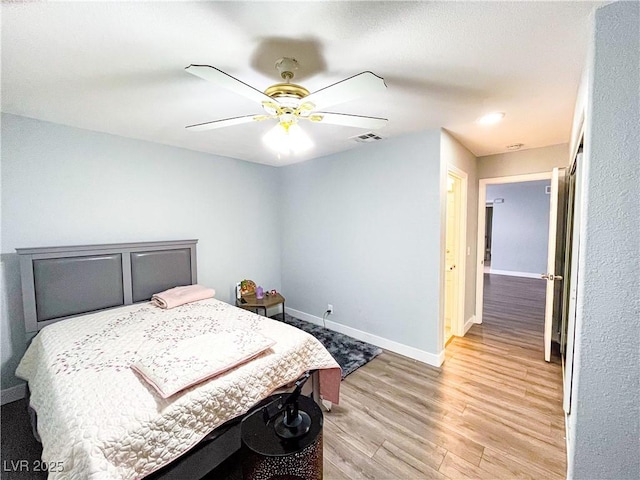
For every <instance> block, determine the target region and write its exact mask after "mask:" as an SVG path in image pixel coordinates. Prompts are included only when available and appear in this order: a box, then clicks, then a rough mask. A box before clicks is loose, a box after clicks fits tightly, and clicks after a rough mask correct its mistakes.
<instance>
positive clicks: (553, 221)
mask: <svg viewBox="0 0 640 480" xmlns="http://www.w3.org/2000/svg"><path fill="white" fill-rule="evenodd" d="M564 174H565V169H564V168H554V169H553V174H552V176H551V199H550V202H549V204H550V206H549V247H548V251H547V272H546V273H543V274H542V278H544V279H546V280H547V289H546V298H545V309H544V359H545V360H546V361H547V362H550V361H551V339H552V333H553V327H554V324H557V320H558V318H557V316H558V315H560V314H561V312H560V309H559V308H558V306H559V302H560V300H561V295H562V285H561V283H560V282H562V275H561V274H562V273H564V272H563V267H562V266H563V261H562V259H563V258H564V250H563V248H564V214H565V209H566V195H564V188H565V178H564ZM559 258H560V259H561V261H560V262H559V261H558V259H559ZM554 316H555V317H556V321H555V322H554Z"/></svg>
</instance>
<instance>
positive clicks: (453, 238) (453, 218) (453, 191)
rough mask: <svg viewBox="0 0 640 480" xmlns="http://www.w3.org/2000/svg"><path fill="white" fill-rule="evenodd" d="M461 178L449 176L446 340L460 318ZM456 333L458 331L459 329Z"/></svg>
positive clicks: (446, 246)
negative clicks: (459, 243)
mask: <svg viewBox="0 0 640 480" xmlns="http://www.w3.org/2000/svg"><path fill="white" fill-rule="evenodd" d="M461 183H462V182H461V181H460V179H459V178H457V177H455V176H453V175H451V174H449V175H448V176H447V210H446V212H447V219H446V226H445V257H444V262H445V294H444V299H445V302H444V320H445V323H444V341H445V344H446V343H447V341H448V340H449V338H451V336H452V334H453V333H454V330H456V329H454V325H455V326H457V320H458V293H459V292H458V271H459V269H458V268H457V263H458V248H459V246H458V228H459V222H460V218H459V201H458V197H459V194H460V184H461ZM455 333H458V332H457V331H456V332H455Z"/></svg>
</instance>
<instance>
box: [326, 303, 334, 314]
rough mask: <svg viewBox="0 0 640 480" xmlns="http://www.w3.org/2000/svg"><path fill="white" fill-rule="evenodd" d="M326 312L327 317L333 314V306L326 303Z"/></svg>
mask: <svg viewBox="0 0 640 480" xmlns="http://www.w3.org/2000/svg"><path fill="white" fill-rule="evenodd" d="M327 312H329V315H331V314H332V313H333V305H331V304H330V303H327Z"/></svg>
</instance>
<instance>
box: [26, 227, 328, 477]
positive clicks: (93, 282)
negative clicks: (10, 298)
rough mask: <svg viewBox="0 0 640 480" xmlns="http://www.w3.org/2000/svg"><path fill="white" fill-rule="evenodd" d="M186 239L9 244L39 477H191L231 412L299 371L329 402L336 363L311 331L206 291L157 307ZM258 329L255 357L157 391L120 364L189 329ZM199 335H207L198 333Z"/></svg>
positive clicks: (186, 273) (225, 441)
mask: <svg viewBox="0 0 640 480" xmlns="http://www.w3.org/2000/svg"><path fill="white" fill-rule="evenodd" d="M196 243H197V241H195V240H187V241H178V242H145V243H130V244H116V245H94V246H77V247H54V248H38V249H18V254H19V256H20V265H21V276H22V290H23V304H24V312H25V326H26V328H27V331H32V332H38V334H37V335H36V337H35V338H34V339H33V341H32V342H31V345H30V346H29V348H28V349H27V352H26V354H25V356H24V358H23V359H22V361H21V363H20V365H19V367H18V370H17V372H16V373H17V375H18V376H20V377H22V378H24V379H25V380H27V382H28V387H29V391H30V400H29V403H30V406H31V408H33V410H35V412H36V413H37V432H38V434H39V436H40V437H41V439H42V444H43V452H42V460H43V462H45V463H46V464H48V465H50V466H51V467H52V468H50V474H49V478H51V479H57V478H65V479H67V478H69V479H74V478H91V479H111V478H114V479H115V478H118V479H120V478H122V479H129V478H143V477H149V478H181V479H188V478H201V477H202V476H204V474H206V473H208V472H209V471H210V470H211V469H213V468H214V467H215V466H217V465H218V464H219V463H220V462H221V461H222V460H223V459H224V458H226V457H227V456H228V455H230V454H232V453H234V452H235V451H236V450H237V449H238V448H239V446H240V443H239V426H238V424H239V419H240V418H242V416H243V415H244V414H246V413H247V412H249V411H251V410H252V409H253V408H256V406H257V405H260V402H261V401H262V400H263V399H264V398H265V397H267V396H268V395H269V394H271V393H273V392H274V391H275V390H278V389H280V388H282V387H286V385H289V384H291V383H292V382H294V381H295V380H296V379H297V378H298V377H299V376H300V375H302V374H303V373H304V372H305V371H309V370H313V371H316V374H314V377H313V390H314V396H315V398H316V399H317V400H320V399H324V400H329V401H331V402H334V403H337V401H338V393H339V384H340V367H339V366H338V364H337V363H336V362H335V360H333V358H332V357H331V355H330V354H329V353H328V352H327V351H326V349H324V347H323V346H322V345H321V344H320V343H319V342H318V341H317V340H316V339H315V338H314V337H312V336H310V335H308V334H306V333H305V332H302V331H300V330H298V329H296V328H294V327H291V326H289V325H286V324H284V323H282V322H278V321H275V320H271V319H268V318H265V317H261V316H258V315H256V314H254V313H252V312H249V311H246V310H243V309H239V308H236V307H234V306H231V305H229V304H227V303H225V302H221V301H219V300H216V299H215V298H212V299H207V300H203V301H199V302H194V303H189V304H186V305H183V306H180V307H177V308H174V309H170V310H163V309H160V308H158V307H156V306H155V305H153V304H152V303H151V302H149V299H150V297H151V295H152V294H153V293H156V292H159V291H162V290H165V289H167V288H171V287H174V286H176V285H188V284H195V283H196V282H197V272H196ZM230 331H231V332H233V331H236V332H239V331H242V332H245V331H246V332H247V334H248V332H259V333H260V334H262V335H264V336H265V337H268V338H270V339H272V340H274V341H275V343H274V344H273V346H271V347H270V348H269V349H268V350H267V351H265V352H264V353H263V354H260V355H258V356H257V357H256V358H254V359H253V360H251V361H249V362H246V363H243V364H241V365H239V366H237V367H234V368H232V369H231V370H229V371H228V372H226V373H224V374H222V375H220V376H218V377H216V378H214V379H210V380H206V381H204V382H201V383H198V384H196V385H193V386H191V387H188V388H186V389H185V390H182V391H180V392H178V393H176V394H175V395H172V396H170V397H168V398H163V397H162V396H161V395H159V394H158V392H157V391H156V390H155V389H154V388H152V387H151V386H150V385H149V383H148V382H147V381H145V379H144V378H142V377H141V376H140V375H139V374H138V373H137V372H136V371H134V370H133V369H132V368H130V367H131V364H132V363H133V362H134V361H135V360H136V359H138V358H140V357H144V356H145V355H149V354H153V352H155V351H160V350H162V349H165V348H167V347H173V346H174V345H176V344H178V342H181V341H183V340H185V339H192V338H195V337H198V336H200V335H203V336H204V335H210V336H213V337H215V336H216V335H218V334H219V333H220V332H230ZM207 338H210V337H207Z"/></svg>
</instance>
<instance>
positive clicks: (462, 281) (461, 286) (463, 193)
mask: <svg viewBox="0 0 640 480" xmlns="http://www.w3.org/2000/svg"><path fill="white" fill-rule="evenodd" d="M449 175H452V176H454V177H457V178H458V179H459V180H460V205H459V207H458V208H459V216H458V221H459V228H458V241H457V244H458V252H457V255H456V257H457V258H456V266H457V268H458V282H457V285H456V290H457V297H458V298H457V302H456V303H457V305H456V318H452V319H451V334H452V335H455V336H458V337H462V336H464V333H465V332H464V323H465V320H464V307H465V285H466V257H467V256H466V251H467V195H468V193H467V192H468V183H469V176H468V175H467V172H465V171H464V170H461V169H460V168H458V167H456V166H454V165H447V174H446V178H449ZM446 182H447V180H445V185H444V201H443V203H444V212H445V214H444V218H443V236H442V238H443V240H442V249H441V250H442V251H441V255H440V265H441V268H440V271H441V272H442V277H441V282H440V285H441V289H440V291H441V295H440V297H441V298H440V300H441V302H440V304H441V305H442V306H443V307H442V309H441V313H440V338H441V339H442V348H443V349H444V347H445V344H446V339H445V323H446V319H445V313H444V301H445V292H446V278H445V275H446V271H445V269H446V265H445V255H446V249H447V245H446V241H445V235H446V219H447V213H448V212H447V202H446V193H447V183H446Z"/></svg>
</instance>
